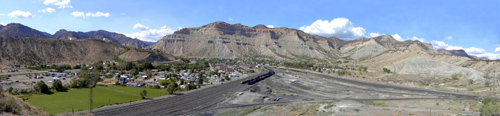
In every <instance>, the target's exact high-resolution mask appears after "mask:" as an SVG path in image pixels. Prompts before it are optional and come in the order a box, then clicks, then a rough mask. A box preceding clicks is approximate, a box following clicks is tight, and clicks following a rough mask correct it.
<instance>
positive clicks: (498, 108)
mask: <svg viewBox="0 0 500 116" xmlns="http://www.w3.org/2000/svg"><path fill="white" fill-rule="evenodd" d="M497 101H498V100H497V99H496V98H493V99H491V97H489V96H488V97H485V98H483V100H481V103H483V105H482V106H481V107H480V108H479V112H481V115H483V116H491V115H499V114H500V105H498V104H497Z"/></svg>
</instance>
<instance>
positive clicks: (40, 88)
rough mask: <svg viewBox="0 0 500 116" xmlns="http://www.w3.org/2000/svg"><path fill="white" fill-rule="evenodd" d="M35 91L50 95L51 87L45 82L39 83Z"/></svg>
mask: <svg viewBox="0 0 500 116" xmlns="http://www.w3.org/2000/svg"><path fill="white" fill-rule="evenodd" d="M34 87H35V89H36V90H37V91H38V92H41V93H49V92H50V91H49V87H48V86H47V85H46V84H45V82H43V81H38V82H37V83H36V84H35V86H34Z"/></svg>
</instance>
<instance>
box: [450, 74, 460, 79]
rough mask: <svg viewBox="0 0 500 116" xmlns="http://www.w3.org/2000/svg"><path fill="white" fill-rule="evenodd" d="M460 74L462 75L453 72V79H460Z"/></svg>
mask: <svg viewBox="0 0 500 116" xmlns="http://www.w3.org/2000/svg"><path fill="white" fill-rule="evenodd" d="M459 76H460V75H459V74H457V73H453V74H451V79H453V80H458V77H459Z"/></svg>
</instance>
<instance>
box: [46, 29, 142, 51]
mask: <svg viewBox="0 0 500 116" xmlns="http://www.w3.org/2000/svg"><path fill="white" fill-rule="evenodd" d="M54 38H59V39H70V40H73V39H87V38H96V39H103V40H111V41H113V42H115V43H117V44H118V45H121V46H127V47H133V48H144V47H146V46H147V45H146V44H145V43H144V42H142V41H141V40H138V39H132V38H129V37H127V36H125V35H123V34H119V33H114V32H108V31H104V30H98V31H90V32H74V31H67V30H64V29H61V30H59V31H57V32H56V33H55V34H54Z"/></svg>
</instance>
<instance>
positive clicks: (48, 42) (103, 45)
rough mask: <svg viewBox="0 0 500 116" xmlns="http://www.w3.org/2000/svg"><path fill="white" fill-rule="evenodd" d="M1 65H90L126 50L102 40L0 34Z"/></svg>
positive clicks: (107, 59)
mask: <svg viewBox="0 0 500 116" xmlns="http://www.w3.org/2000/svg"><path fill="white" fill-rule="evenodd" d="M0 45H1V47H0V54H1V56H0V62H1V64H0V65H3V66H5V65H14V64H21V65H38V64H89V63H94V62H96V61H99V60H103V61H111V60H112V59H113V57H114V56H115V55H117V54H118V53H120V52H121V51H123V48H121V47H120V46H119V45H117V44H114V43H113V42H110V41H108V42H105V41H103V40H100V39H83V40H64V39H53V38H25V37H0Z"/></svg>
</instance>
